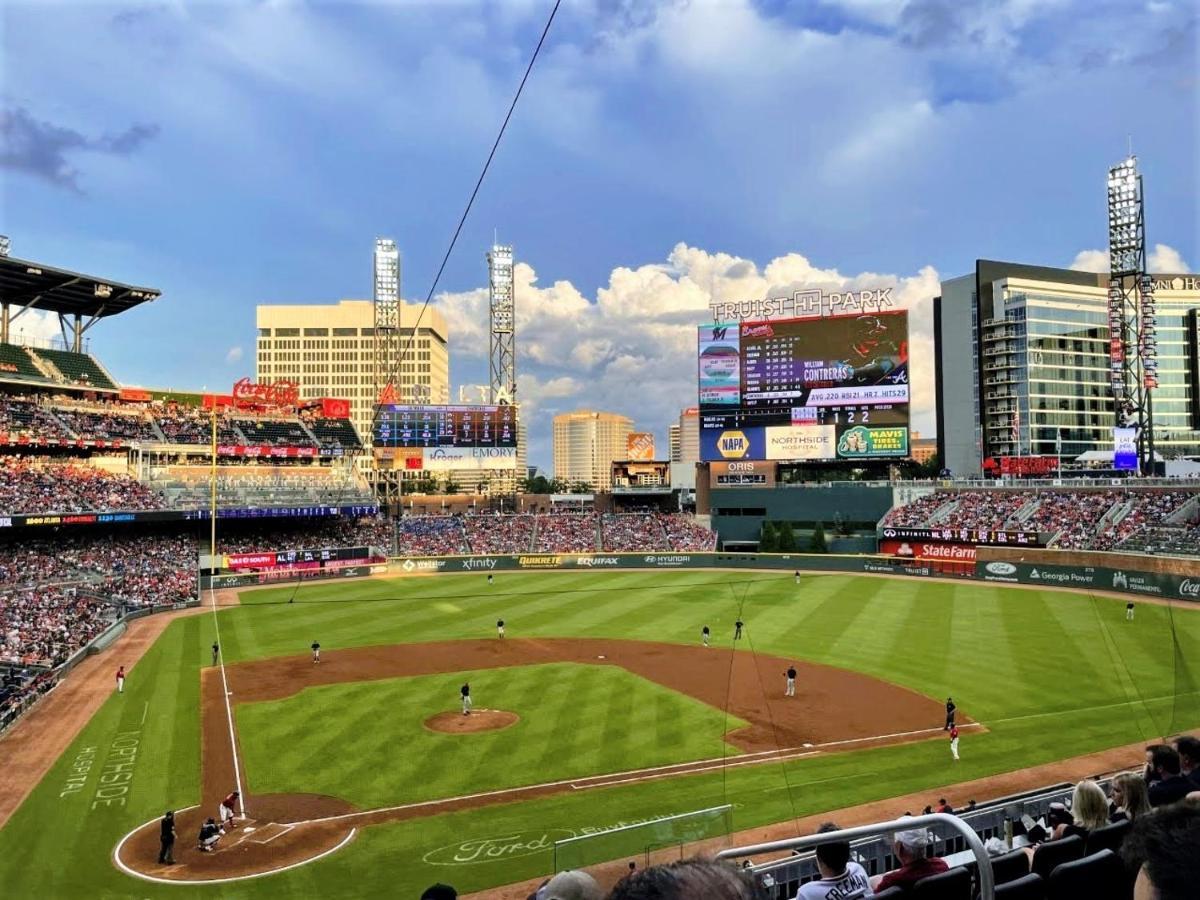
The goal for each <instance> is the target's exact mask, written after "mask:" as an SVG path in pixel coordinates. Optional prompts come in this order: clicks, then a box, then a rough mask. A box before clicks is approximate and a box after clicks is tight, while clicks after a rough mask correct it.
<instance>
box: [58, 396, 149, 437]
mask: <svg viewBox="0 0 1200 900" xmlns="http://www.w3.org/2000/svg"><path fill="white" fill-rule="evenodd" d="M53 412H54V414H55V415H56V416H57V417H58V419H59V421H61V422H62V423H63V424H64V425H65V426H67V428H68V429H70V430H71V431H72V432H73V433H74V434H75V435H76V437H78V438H80V439H82V440H90V441H157V440H158V439H159V438H158V433H157V432H156V431H155V430H154V423H153V422H152V421H151V420H150V418H149V417H148V416H147V415H146V412H145V410H144V409H141V408H140V407H136V406H131V405H128V404H124V405H122V404H116V403H105V404H88V405H71V406H65V405H62V404H61V403H60V404H57V405H55V406H54V407H53Z"/></svg>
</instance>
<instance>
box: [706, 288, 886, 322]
mask: <svg viewBox="0 0 1200 900" xmlns="http://www.w3.org/2000/svg"><path fill="white" fill-rule="evenodd" d="M895 307H896V301H895V300H894V299H893V298H892V288H891V287H885V288H867V289H865V290H861V291H822V290H821V289H820V288H801V289H800V290H798V291H796V292H795V293H793V294H792V295H791V296H790V297H763V298H762V299H761V300H734V301H732V302H723V303H710V304H709V307H708V308H709V309H710V310H712V314H713V321H716V322H730V321H733V320H734V319H751V320H758V319H770V318H784V319H806V318H814V317H819V316H839V315H853V314H858V313H871V312H879V311H880V310H884V309H894V308H895Z"/></svg>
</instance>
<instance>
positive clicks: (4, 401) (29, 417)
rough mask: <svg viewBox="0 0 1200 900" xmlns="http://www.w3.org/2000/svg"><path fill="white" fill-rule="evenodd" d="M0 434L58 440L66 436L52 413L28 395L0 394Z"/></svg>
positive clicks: (11, 436) (12, 436)
mask: <svg viewBox="0 0 1200 900" xmlns="http://www.w3.org/2000/svg"><path fill="white" fill-rule="evenodd" d="M0 434H6V435H8V436H9V438H10V439H11V438H14V437H25V438H29V439H30V440H39V439H45V440H60V439H63V438H66V437H67V433H66V431H65V430H64V429H63V424H62V422H60V421H59V420H58V419H57V417H55V415H54V414H53V413H51V412H50V411H49V410H47V409H46V408H44V407H42V406H40V405H38V404H37V403H35V402H34V401H33V400H31V399H29V398H28V397H12V396H7V395H5V396H0Z"/></svg>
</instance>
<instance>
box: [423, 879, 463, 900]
mask: <svg viewBox="0 0 1200 900" xmlns="http://www.w3.org/2000/svg"><path fill="white" fill-rule="evenodd" d="M421 900H458V891H456V890H455V889H454V888H452V887H450V885H448V884H442V883H441V882H440V881H439V882H438V883H437V884H431V885H430V886H429V887H427V888H425V891H424V893H422V894H421Z"/></svg>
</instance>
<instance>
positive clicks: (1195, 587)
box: [1179, 578, 1200, 600]
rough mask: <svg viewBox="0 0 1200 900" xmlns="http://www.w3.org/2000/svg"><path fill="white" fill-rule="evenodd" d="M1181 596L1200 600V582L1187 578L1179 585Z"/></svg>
mask: <svg viewBox="0 0 1200 900" xmlns="http://www.w3.org/2000/svg"><path fill="white" fill-rule="evenodd" d="M1179 596H1180V597H1192V598H1194V599H1197V600H1200V581H1192V579H1190V578H1185V579H1184V580H1183V582H1182V583H1181V584H1180V585H1179Z"/></svg>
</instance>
